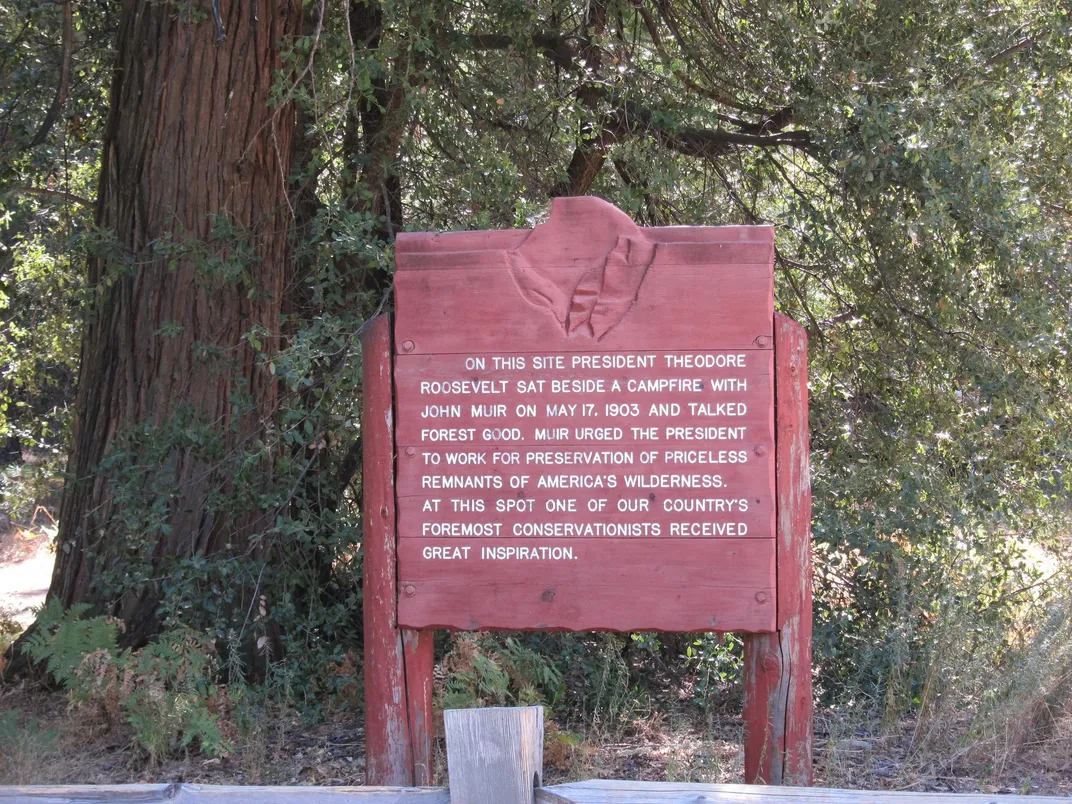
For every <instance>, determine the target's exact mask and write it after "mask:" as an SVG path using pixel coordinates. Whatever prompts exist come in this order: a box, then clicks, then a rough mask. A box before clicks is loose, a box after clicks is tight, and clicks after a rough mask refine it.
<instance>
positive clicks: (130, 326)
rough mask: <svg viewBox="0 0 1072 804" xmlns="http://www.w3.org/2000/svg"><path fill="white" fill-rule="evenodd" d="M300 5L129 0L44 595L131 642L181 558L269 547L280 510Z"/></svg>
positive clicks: (145, 632)
mask: <svg viewBox="0 0 1072 804" xmlns="http://www.w3.org/2000/svg"><path fill="white" fill-rule="evenodd" d="M301 18H302V8H301V3H300V2H299V0H280V1H279V2H272V3H249V2H238V1H237V0H214V1H213V3H212V4H211V6H209V4H208V3H195V4H191V5H190V6H189V7H184V8H180V7H178V6H177V5H175V4H171V3H147V2H144V0H126V2H125V3H124V4H123V7H122V11H121V19H120V24H119V31H118V41H117V55H116V65H115V71H114V76H113V81H112V88H111V106H110V117H109V120H108V124H107V127H106V131H105V135H104V142H103V152H102V162H101V172H100V185H99V197H98V201H97V211H96V223H97V228H98V230H99V237H98V242H97V243H96V246H95V248H94V252H93V256H92V257H91V259H90V262H89V270H88V280H89V287H90V289H91V296H90V299H89V302H88V304H89V309H88V313H87V320H86V325H85V330H84V335H83V342H82V358H81V374H80V379H79V385H78V392H77V398H76V403H75V422H74V433H73V438H72V441H71V448H70V453H69V458H68V478H67V481H66V487H65V490H64V495H63V502H62V506H61V510H60V522H61V525H60V531H59V536H58V540H57V551H58V560H57V562H56V569H55V572H54V574H53V577H52V585H51V588H50V590H49V599H58V600H59V601H61V602H62V603H63V604H64V605H65V606H66V605H71V604H73V603H79V602H84V603H89V604H91V606H92V607H93V609H94V610H95V611H98V612H106V613H110V614H113V615H115V616H118V617H120V618H121V619H122V620H123V621H124V622H125V624H126V627H127V630H126V639H127V641H128V642H129V643H131V644H136V643H139V642H143V641H144V640H145V639H146V638H147V637H148V636H149V635H151V633H152V632H153V631H154V630H155V629H156V628H157V627H158V625H159V616H160V615H159V611H158V604H159V603H160V601H161V600H162V599H163V598H164V597H165V594H166V592H167V590H168V584H169V583H171V582H172V581H173V579H174V568H175V566H176V562H177V561H180V562H181V561H182V560H184V559H186V560H197V559H198V558H200V557H203V556H208V555H212V554H217V553H219V552H220V551H229V552H231V553H233V554H234V555H235V556H236V557H246V558H248V557H249V556H251V555H254V556H255V554H256V551H257V549H258V548H257V546H256V539H255V538H253V537H254V535H255V534H256V533H257V532H258V531H259V529H260V528H262V526H263V523H264V522H265V520H266V518H267V517H270V516H272V511H271V510H270V504H269V503H268V502H267V495H265V494H262V493H261V492H263V482H264V478H266V477H268V476H269V474H270V472H269V470H270V468H271V457H270V456H271V449H270V447H269V444H270V439H271V435H272V432H273V427H274V423H273V422H274V417H275V414H276V410H277V408H278V396H279V390H278V383H277V381H276V378H275V376H274V365H273V364H272V363H271V355H272V353H273V350H274V349H275V347H276V346H277V343H278V333H279V318H280V308H281V302H282V295H283V290H284V277H285V270H284V269H285V266H286V264H287V260H288V234H287V233H288V227H289V224H290V218H291V212H290V208H289V205H288V201H287V193H288V187H287V183H286V182H287V173H288V170H289V165H290V150H291V143H292V139H293V137H294V115H293V111H292V106H291V104H290V103H289V97H288V95H289V93H288V92H287V86H289V84H283V82H281V81H280V79H279V76H280V75H281V72H280V71H281V68H282V66H283V55H282V48H284V47H286V46H287V43H288V42H289V41H291V40H292V39H293V37H294V36H296V35H297V34H298V33H299V32H300V29H301ZM281 84H282V86H281ZM259 484H260V485H259ZM234 586H236V587H241V586H242V584H240V583H236V584H234ZM228 591H229V592H233V589H231V590H228ZM242 602H244V601H242V600H241V599H240V596H239V597H235V598H233V599H231V606H232V608H233V607H234V605H237V604H239V603H242Z"/></svg>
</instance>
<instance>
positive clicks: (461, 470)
mask: <svg viewBox="0 0 1072 804" xmlns="http://www.w3.org/2000/svg"><path fill="white" fill-rule="evenodd" d="M773 256H774V255H773V232H772V230H771V229H770V228H768V227H741V226H728V227H663V228H642V227H639V226H637V225H636V224H635V223H634V222H633V221H632V220H631V219H630V218H629V217H628V216H626V215H625V214H623V213H622V212H620V211H619V210H618V209H616V208H615V207H613V206H611V205H609V204H607V203H606V202H604V201H601V200H599V199H596V198H560V199H556V200H555V201H554V202H553V206H552V211H551V218H550V220H549V221H548V222H547V223H545V224H541V225H539V226H537V227H536V228H535V229H533V230H527V231H504V232H487V231H484V232H457V233H446V234H434V233H425V234H402V235H399V237H398V239H397V243H396V262H397V272H396V276H395V297H396V306H397V312H396V314H395V318H394V332H393V337H392V333H391V332H390V330H389V329H388V327H387V326H386V322H385V321H383V320H380V321H376V322H372V327H371V329H370V330H369V331H368V332H367V333H366V335H365V337H364V339H363V344H364V350H365V406H364V413H363V427H364V439H365V442H364V443H365V481H364V505H365V508H364V521H365V524H364V526H365V545H364V550H365V592H364V594H365V641H366V648H365V650H366V685H367V698H368V700H367V702H366V708H367V714H368V725H367V728H368V743H369V758H368V762H369V766H368V767H369V780H370V782H372V783H384V784H387V783H390V784H412V783H415V782H416V783H421V782H422V781H424V780H426V779H428V778H430V776H429V774H430V763H431V743H430V736H429V735H430V728H431V726H430V724H431V722H432V717H431V704H430V700H431V699H430V689H431V678H430V672H431V670H430V668H431V644H432V642H431V629H433V628H455V629H466V630H471V629H489V628H498V629H569V630H597V629H598V630H620V631H639V630H661V631H739V632H745V633H746V634H748V635H749V636H747V637H746V642H745V646H746V647H745V664H746V776H747V779H748V780H749V781H767V782H773V783H779V782H786V783H790V782H797V783H808V782H809V780H810V774H811V749H810V723H811V702H810V694H811V693H810V689H811V686H810V635H811V621H810V617H811V598H810V569H809V553H808V520H809V519H810V497H809V490H808V489H809V486H808V476H807V475H808V470H807V425H806V417H807V401H806V399H807V396H806V394H807V386H806V339H805V338H804V335H803V330H802V329H801V328H800V327H799V326H798V325H796V324H794V323H793V322H791V321H788V320H787V319H784V318H782V317H780V316H775V314H774V305H773Z"/></svg>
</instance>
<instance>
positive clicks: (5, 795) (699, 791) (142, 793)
mask: <svg viewBox="0 0 1072 804" xmlns="http://www.w3.org/2000/svg"><path fill="white" fill-rule="evenodd" d="M104 801H108V802H119V803H120V804H134V802H137V803H138V804H157V802H161V804H163V802H170V803H171V804H223V802H228V804H231V803H232V802H233V804H238V803H239V802H241V803H242V804H283V802H287V804H347V803H348V802H352V804H449V802H450V793H448V792H447V789H446V788H444V787H423V788H412V787H231V786H224V785H198V784H181V785H180V784H170V785H169V784H131V785H49V786H40V787H0V802H4V803H5V804H7V802H27V804H99V802H104ZM1068 801H1069V799H1068V798H1063V797H1058V796H1011V795H995V794H992V793H902V792H891V791H887V790H876V791H872V790H832V789H827V788H821V787H813V788H802V787H760V786H755V785H743V784H686V783H681V782H626V781H616V780H598V781H589V782H571V783H570V784H561V785H553V786H551V787H541V788H539V789H537V790H536V802H537V804H641V802H643V804H789V802H801V804H1068ZM472 804H490V802H473V803H472Z"/></svg>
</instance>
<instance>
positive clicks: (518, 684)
mask: <svg viewBox="0 0 1072 804" xmlns="http://www.w3.org/2000/svg"><path fill="white" fill-rule="evenodd" d="M444 665H445V668H446V670H447V677H446V680H445V682H444V683H443V685H442V686H441V689H440V691H439V696H438V697H439V701H438V703H439V706H440V707H441V708H443V709H466V708H472V707H474V706H534V705H537V704H540V705H543V706H546V707H548V708H550V709H553V708H554V705H555V704H556V703H557V701H558V700H559V698H560V697H561V695H562V692H563V690H562V682H563V679H562V672H561V670H559V669H558V667H556V666H555V664H554V662H553V660H552V658H550V657H548V656H544V655H541V654H540V653H538V652H536V651H535V650H533V648H532V647H530V646H527V645H523V644H521V642H519V641H518V638H516V637H512V636H507V637H504V638H497V637H494V636H490V635H472V634H459V635H457V636H456V637H455V638H454V640H453V645H452V646H451V650H450V652H449V653H448V654H447V656H446V659H445V662H444Z"/></svg>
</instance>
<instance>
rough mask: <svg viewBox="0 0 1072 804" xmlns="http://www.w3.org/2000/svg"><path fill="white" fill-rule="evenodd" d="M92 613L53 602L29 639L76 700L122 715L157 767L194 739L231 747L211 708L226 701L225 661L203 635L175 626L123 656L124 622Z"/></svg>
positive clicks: (213, 748)
mask: <svg viewBox="0 0 1072 804" xmlns="http://www.w3.org/2000/svg"><path fill="white" fill-rule="evenodd" d="M86 612H87V607H85V606H72V607H71V608H70V609H68V610H67V611H63V609H62V607H61V606H60V604H59V603H58V602H56V601H52V602H51V603H49V605H48V606H47V607H46V608H45V609H44V610H43V611H42V613H41V615H40V617H39V618H38V629H37V630H36V631H35V632H34V633H33V634H32V635H31V636H30V638H29V639H28V640H27V650H28V651H29V653H30V656H31V657H32V658H33V659H34V661H36V662H43V663H45V666H46V667H47V668H48V671H49V673H50V674H51V675H52V676H53V678H55V679H56V680H57V681H58V682H59V683H61V684H62V685H63V686H64V687H65V688H66V689H67V690H68V692H69V694H70V696H71V700H72V702H74V703H76V704H82V705H88V706H93V707H95V708H96V709H97V710H98V711H99V712H100V713H101V714H102V715H103V716H104V718H105V719H106V720H107V721H108V722H109V723H114V722H115V720H116V719H117V718H119V717H122V719H124V720H125V721H126V722H127V723H129V724H130V725H131V726H132V727H133V728H134V735H135V738H136V740H137V742H138V744H139V745H140V746H141V747H142V748H143V749H145V751H146V752H147V753H148V754H149V757H150V759H151V760H152V761H153V762H157V761H159V760H160V759H161V758H163V757H166V756H168V755H170V754H172V753H174V752H176V751H178V750H179V749H182V748H186V747H188V746H190V745H191V744H193V743H194V742H195V741H196V742H197V743H198V744H199V745H200V747H201V750H203V751H205V752H206V753H208V754H212V755H213V756H220V755H223V754H226V753H229V752H230V751H231V750H233V749H232V746H231V744H230V743H229V742H228V741H227V740H225V739H224V737H223V736H222V734H221V733H220V728H219V724H218V722H217V721H218V719H219V715H218V714H217V713H216V712H214V711H212V708H213V707H214V706H215V707H216V708H219V706H218V699H219V698H220V697H221V691H220V689H219V688H218V687H217V686H216V683H215V678H216V674H217V671H218V668H219V663H218V660H217V657H216V652H215V648H214V646H213V644H212V642H211V641H210V640H209V639H208V638H207V637H206V636H205V635H203V634H200V633H197V632H196V631H192V630H190V629H188V628H175V629H172V630H170V631H166V632H165V633H163V634H161V635H160V636H159V637H158V638H157V639H156V640H154V641H153V642H151V643H150V644H148V645H146V646H145V647H143V648H141V649H139V650H122V651H121V650H118V648H117V647H116V643H117V639H118V635H119V631H120V624H119V622H118V621H116V620H114V619H112V618H108V617H90V618H86V617H85V614H86Z"/></svg>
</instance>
